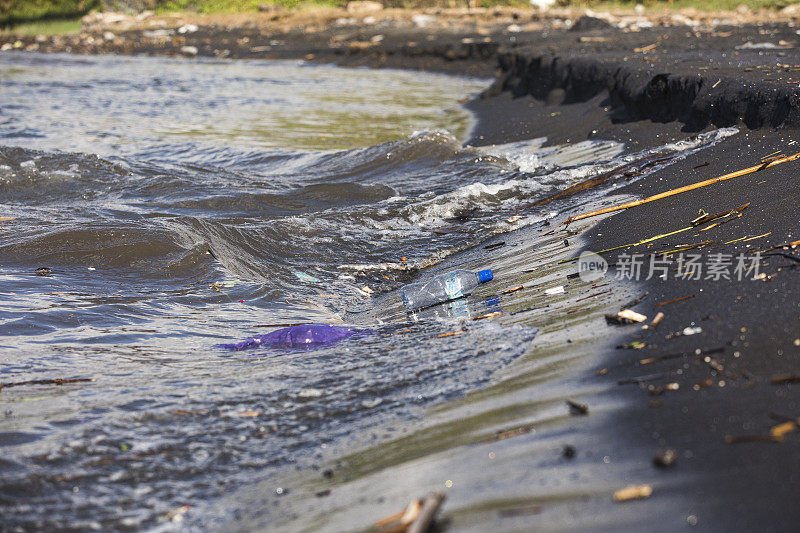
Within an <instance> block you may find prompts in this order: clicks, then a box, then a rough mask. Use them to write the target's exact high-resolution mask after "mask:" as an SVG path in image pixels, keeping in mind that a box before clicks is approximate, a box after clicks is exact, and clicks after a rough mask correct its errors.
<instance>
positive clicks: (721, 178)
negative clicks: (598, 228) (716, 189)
mask: <svg viewBox="0 0 800 533" xmlns="http://www.w3.org/2000/svg"><path fill="white" fill-rule="evenodd" d="M797 159H800V153H796V154H794V155H790V156H785V157H780V158H777V159H774V160H772V161H767V162H762V163H760V164H758V165H754V166H752V167H748V168H745V169H743V170H738V171H736V172H731V173H728V174H724V175H722V176H719V177H716V178H711V179H708V180H704V181H700V182H697V183H693V184H691V185H686V186H685V187H679V188H677V189H671V190H669V191H665V192H662V193H659V194H655V195H653V196H649V197H647V198H642V199H641V200H635V201H633V202H626V203H624V204H619V205H615V206H612V207H606V208H603V209H598V210H595V211H589V212H587V213H582V214H580V215H575V216H571V217H569V218H568V219H566V220H565V221H564V222H563V223H562V225H564V226H567V225H569V224H571V223H572V222H575V221H578V220H583V219H585V218H591V217H595V216H598V215H604V214H606V213H613V212H614V211H621V210H623V209H630V208H631V207H637V206H640V205H643V204H647V203H650V202H655V201H656V200H661V199H663V198H668V197H670V196H674V195H676V194H681V193H684V192H688V191H692V190H695V189H699V188H701V187H706V186H708V185H713V184H715V183H719V182H721V181H725V180H729V179H733V178H738V177H740V176H744V175H747V174H752V173H753V172H758V171H760V170H764V169H766V168H769V167H772V166H775V165H780V164H782V163H786V162H788V161H795V160H797Z"/></svg>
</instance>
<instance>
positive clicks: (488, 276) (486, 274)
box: [478, 268, 494, 283]
mask: <svg viewBox="0 0 800 533" xmlns="http://www.w3.org/2000/svg"><path fill="white" fill-rule="evenodd" d="M493 278H494V274H492V271H491V270H490V269H488V268H487V269H486V270H481V271H480V272H478V279H480V280H481V283H486V282H487V281H492V279H493Z"/></svg>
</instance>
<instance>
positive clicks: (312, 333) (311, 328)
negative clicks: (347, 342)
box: [217, 324, 370, 351]
mask: <svg viewBox="0 0 800 533" xmlns="http://www.w3.org/2000/svg"><path fill="white" fill-rule="evenodd" d="M369 332H370V330H357V329H355V328H347V327H342V326H334V325H332V324H305V325H302V326H289V327H286V328H281V329H276V330H275V331H271V332H269V333H267V334H266V335H258V336H255V337H250V338H249V339H245V340H243V341H240V342H235V343H231V344H218V345H217V347H218V348H225V349H227V350H234V351H241V350H249V349H251V348H304V347H311V346H320V345H323V344H333V343H335V342H338V341H340V340H342V339H346V338H347V337H352V336H353V335H356V334H358V333H366V334H368V333H369Z"/></svg>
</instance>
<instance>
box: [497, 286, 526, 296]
mask: <svg viewBox="0 0 800 533" xmlns="http://www.w3.org/2000/svg"><path fill="white" fill-rule="evenodd" d="M524 288H525V286H524V285H517V286H516V287H512V288H510V289H506V290H504V291H503V292H502V294H511V293H513V292H517V291H521V290H522V289H524Z"/></svg>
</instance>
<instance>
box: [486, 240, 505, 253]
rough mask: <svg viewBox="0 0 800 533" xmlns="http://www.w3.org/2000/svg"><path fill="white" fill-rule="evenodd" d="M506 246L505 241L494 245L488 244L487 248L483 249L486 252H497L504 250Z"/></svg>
mask: <svg viewBox="0 0 800 533" xmlns="http://www.w3.org/2000/svg"><path fill="white" fill-rule="evenodd" d="M505 245H506V243H505V241H503V242H496V243H494V244H487V245H486V246H484V247H483V249H484V250H486V251H487V252H491V251H492V250H497V249H498V248H502V247H503V246H505Z"/></svg>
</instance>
